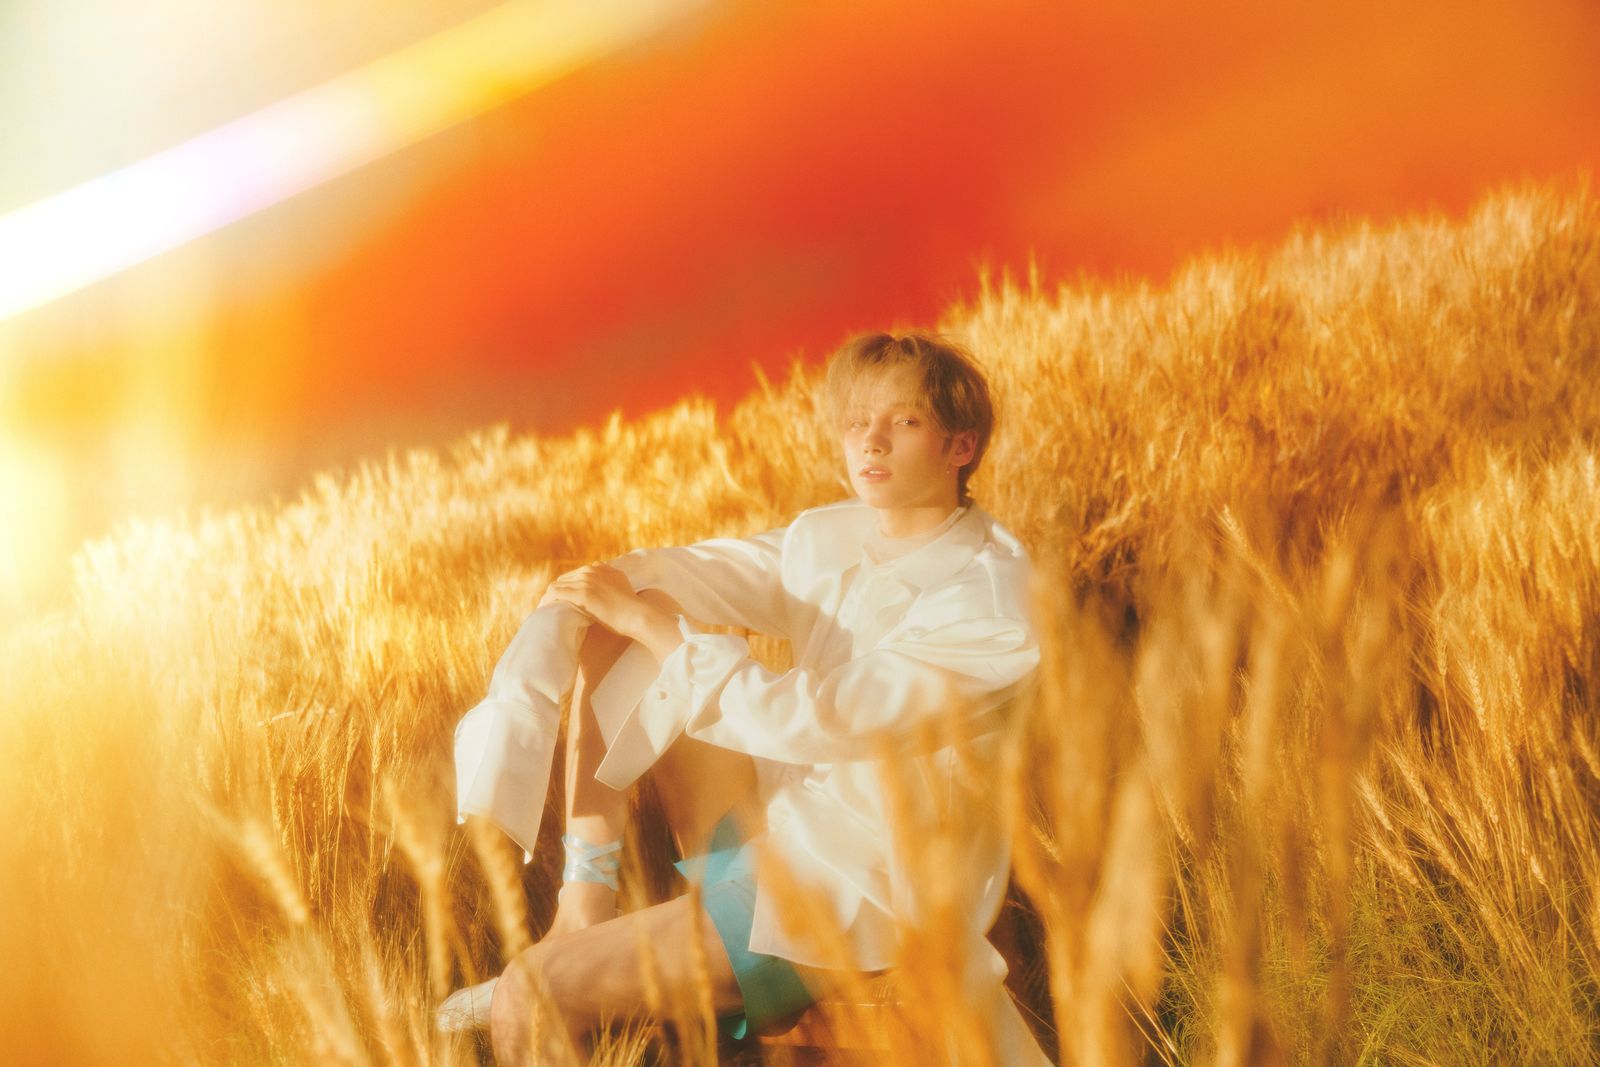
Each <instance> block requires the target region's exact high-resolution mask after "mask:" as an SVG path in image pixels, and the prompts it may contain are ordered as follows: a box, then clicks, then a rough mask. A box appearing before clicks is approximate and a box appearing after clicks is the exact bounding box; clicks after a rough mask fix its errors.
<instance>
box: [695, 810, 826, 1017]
mask: <svg viewBox="0 0 1600 1067" xmlns="http://www.w3.org/2000/svg"><path fill="white" fill-rule="evenodd" d="M708 847H709V851H708V852H707V853H706V854H705V855H704V856H691V857H690V858H689V859H685V860H679V861H678V862H677V863H674V864H673V866H674V867H676V868H677V869H678V870H679V872H680V873H682V874H683V876H684V877H685V878H687V879H689V880H690V881H694V882H699V883H700V899H701V901H702V902H703V903H704V906H705V910H706V914H707V915H709V916H711V923H712V925H713V926H715V927H716V928H717V936H718V937H720V938H721V939H722V947H723V948H725V949H727V951H728V960H729V961H730V962H731V963H732V964H733V977H734V980H735V981H737V982H738V983H739V992H740V993H741V994H742V995H743V996H744V1010H743V1011H741V1012H737V1013H735V1014H732V1015H721V1016H718V1017H717V1026H718V1027H719V1028H720V1029H721V1030H722V1032H723V1033H725V1034H727V1035H728V1036H729V1037H733V1038H742V1037H745V1036H746V1035H747V1034H749V1033H751V1032H752V1031H754V1032H758V1033H759V1032H760V1031H761V1030H763V1029H764V1028H765V1027H767V1026H768V1025H769V1024H770V1023H772V1022H773V1021H774V1020H777V1019H781V1018H783V1017H784V1016H786V1015H792V1014H794V1013H795V1012H797V1011H800V1010H801V1009H802V1008H805V1007H807V1006H808V1005H810V1004H811V1003H812V999H813V998H812V994H811V991H810V990H809V989H807V988H806V986H805V984H804V983H803V982H801V981H800V975H799V973H798V972H797V971H796V970H795V969H794V967H792V966H791V965H790V963H789V961H788V960H786V959H783V958H782V957H780V956H767V955H763V954H762V953H759V952H751V951H750V920H751V917H752V916H753V915H754V914H755V907H756V869H755V863H756V850H755V846H754V845H752V844H750V842H748V841H743V840H741V839H740V837H739V826H738V824H737V823H736V822H735V821H734V819H733V813H732V812H729V813H728V814H727V815H724V816H723V817H722V821H721V822H719V823H717V826H716V829H714V830H712V831H711V843H710V845H709V846H708Z"/></svg>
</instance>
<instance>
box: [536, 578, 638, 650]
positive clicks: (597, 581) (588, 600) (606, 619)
mask: <svg viewBox="0 0 1600 1067" xmlns="http://www.w3.org/2000/svg"><path fill="white" fill-rule="evenodd" d="M552 600H560V601H563V602H565V603H568V604H571V605H572V606H573V607H575V608H577V609H578V610H579V611H581V612H583V613H584V614H585V615H587V616H589V618H591V619H593V620H594V621H595V622H597V623H599V624H600V625H602V626H604V627H605V628H606V629H608V630H612V631H614V632H616V633H619V634H622V635H623V636H625V637H631V636H633V631H635V630H637V629H638V623H639V613H640V609H641V608H642V607H643V606H644V605H643V604H642V602H641V601H640V600H639V597H638V595H637V594H636V593H634V591H633V583H631V582H629V581H628V576H627V575H625V574H623V573H622V572H621V571H620V570H618V569H617V568H615V567H613V566H611V565H610V564H609V563H599V562H596V563H591V564H589V565H588V566H586V567H579V568H578V569H577V570H572V571H567V572H566V573H565V574H562V575H559V576H557V578H556V579H555V581H553V582H551V583H550V585H549V587H548V588H546V589H545V591H544V596H542V597H540V598H539V606H540V607H543V606H544V605H545V604H546V603H548V602H550V601H552Z"/></svg>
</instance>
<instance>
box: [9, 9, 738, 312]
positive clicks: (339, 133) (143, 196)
mask: <svg viewBox="0 0 1600 1067" xmlns="http://www.w3.org/2000/svg"><path fill="white" fill-rule="evenodd" d="M706 2H707V0H558V2H538V3H534V2H528V0H512V2H508V3H504V4H501V5H500V6H498V7H496V8H493V9H491V10H489V11H486V12H484V13H483V14H481V15H478V16H475V17H474V18H472V19H469V20H467V21H466V22H463V23H461V24H459V25H457V26H454V27H451V28H450V29H448V30H445V31H442V32H440V33H438V34H435V35H433V36H431V37H429V38H427V39H425V40H422V41H419V42H417V43H416V44H413V45H409V46H407V47H405V48H403V49H400V50H399V51H396V52H393V53H390V54H389V55H387V56H384V57H383V58H381V59H378V60H375V61H373V62H371V63H369V64H367V65H365V66H363V67H359V68H357V69H356V70H353V71H350V72H349V73H346V74H343V75H340V76H339V77H337V78H334V79H332V80H331V81H327V82H324V83H323V84H321V85H318V86H315V87H313V88H311V89H307V90H304V91H302V92H299V93H296V94H294V95H293V96H289V97H286V98H284V99H283V100H280V101H278V102H276V103H273V104H270V105H268V106H267V107H264V108H262V109H260V110H258V111H254V112H251V113H250V114H247V115H244V116H242V117H241V118H238V119H234V120H233V121H231V122H228V123H226V124H225V125H222V126H219V127H217V128H216V129H213V130H210V131H208V132H206V133H203V134H201V135H200V136H198V137H195V138H193V139H191V140H188V141H185V142H183V143H182V144H179V145H176V146H174V147H172V148H169V149H167V150H165V151H163V152H159V153H157V154H156V155H153V156H149V157H147V158H145V159H142V160H140V161H138V162H136V163H132V164H130V165H128V166H125V167H122V168H120V169H118V170H115V171H111V172H110V173H107V174H104V175H102V176H100V177H98V178H95V179H92V180H91V181H88V182H85V183H84V184H82V185H79V186H76V187H74V188H71V189H68V190H66V191H64V192H61V193H58V194H56V195H54V196H51V197H48V198H46V199H44V200H41V201H38V202H36V203H33V204H30V205H28V206H26V207H23V208H19V209H18V210H16V211H13V212H11V213H9V214H7V215H5V216H0V321H3V320H5V319H7V318H10V317H12V316H15V315H18V314H20V313H21V312H24V311H27V310H28V309H30V308H34V307H38V306H39V305H41V304H44V303H47V302H49V301H51V300H55V299H57V298H59V297H61V296H64V295H66V294H68V293H71V292H74V291H75V290H78V289H81V288H83V287H84V286H87V285H89V284H91V283H93V282H96V281H99V280H100V279H102V278H105V277H107V276H109V275H112V274H115V273H116V272H118V271H120V270H124V269H126V268H127V267H130V266H133V265H134V264H137V263H140V262H143V261H144V260H147V259H150V258H151V257H153V256H156V255H159V254H160V253H162V252H165V251H167V250H168V249H171V248H175V247H177V246H178V245H181V244H184V243H185V242H187V241H191V240H193V239H195V238H197V237H200V236H203V235H205V234H207V233H210V232H212V231H213V230H216V229H219V228H221V227H223V226H226V225H228V224H229V223H231V222H235V221H237V220H239V219H241V218H244V217H246V216H248V215H250V214H253V213H255V212H257V211H260V210H262V209H263V208H266V207H270V206H272V205H273V204H277V203H279V202H281V201H283V200H286V199H288V198H289V197H291V196H294V195H295V194H297V193H301V192H304V191H305V190H307V189H310V188H312V187H314V186H316V185H319V184H321V183H323V182H326V181H328V180H330V179H332V178H336V177H338V176H340V175H343V174H347V173H349V172H350V171H353V170H355V169H357V168H359V167H361V166H363V165H365V164H367V163H371V162H373V161H374V160H377V159H380V158H382V157H384V156H387V155H389V154H391V153H393V152H395V151H398V150H399V149H402V148H404V147H406V146H407V145H411V144H414V143H416V142H417V141H420V140H422V139H423V138H425V137H428V136H429V135H431V134H434V133H437V132H439V131H440V130H443V129H446V128H447V127H449V126H452V125H454V124H456V123H458V122H461V121H463V120H465V119H468V118H471V117H472V116H474V115H477V114H481V113H482V112H484V111H487V110H489V109H490V108H493V107H496V106H498V105H500V104H503V103H505V102H507V101H509V100H512V99H515V98H516V97H519V96H522V95H524V94H526V93H528V92H530V91H531V90H533V89H536V88H538V87H539V86H541V85H543V84H546V83H548V82H551V81H553V80H555V79H556V78H558V77H560V76H561V75H563V74H566V73H568V72H570V71H572V70H575V69H577V68H579V67H582V66H584V65H585V64H587V63H589V62H592V61H594V60H596V59H599V58H600V57H602V56H605V55H607V54H609V53H611V52H613V51H615V50H616V49H618V48H620V47H622V46H624V45H627V44H629V43H631V42H633V41H636V40H639V39H641V38H643V37H645V36H647V35H648V34H649V33H651V32H652V31H654V30H657V29H659V28H661V27H662V26H665V25H667V24H669V23H670V22H673V21H676V20H677V19H678V18H680V17H682V16H684V15H686V14H687V13H689V12H690V11H691V10H693V9H696V8H699V7H702V6H704V5H705V3H706Z"/></svg>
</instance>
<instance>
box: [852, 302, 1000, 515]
mask: <svg viewBox="0 0 1600 1067" xmlns="http://www.w3.org/2000/svg"><path fill="white" fill-rule="evenodd" d="M901 369H904V370H907V371H909V372H910V373H911V375H912V378H913V380H915V381H916V382H917V383H918V384H919V386H920V389H921V392H922V401H923V403H924V404H925V405H926V408H927V414H928V417H929V418H930V419H932V420H933V423H934V425H935V426H936V427H937V428H938V430H939V432H940V433H942V434H944V435H945V436H946V437H952V436H954V435H955V434H958V433H965V432H966V431H969V430H970V431H972V432H973V433H974V434H975V435H976V438H977V441H976V444H975V445H974V447H973V450H972V460H971V462H969V463H967V464H965V465H963V466H962V468H961V470H960V472H959V473H958V474H957V475H956V495H957V496H958V497H959V498H960V502H961V503H962V504H971V503H972V496H971V495H970V494H969V493H968V492H967V481H968V480H969V479H970V478H971V477H972V474H973V472H974V471H976V470H977V469H978V464H979V463H980V462H982V461H983V454H984V452H985V451H987V450H988V447H989V438H990V437H991V436H993V434H994V423H995V415H994V404H993V402H992V401H991V400H990V398H989V383H988V380H987V379H985V378H984V375H983V370H982V368H980V367H979V366H978V363H977V360H975V359H974V358H973V357H972V355H971V354H970V353H969V352H967V350H966V349H965V348H963V347H962V346H961V345H960V344H958V343H957V342H955V341H952V340H950V339H949V338H946V337H941V336H939V335H937V334H932V333H924V332H921V331H916V330H913V331H909V332H907V333H902V334H900V335H898V336H896V335H895V334H889V333H864V334H859V335H857V336H855V337H852V338H850V340H848V341H846V342H845V343H844V344H843V345H841V346H840V347H839V350H838V351H837V352H835V353H834V354H833V356H832V358H830V359H829V360H828V366H827V370H826V371H825V377H824V380H823V396H824V400H825V402H826V404H827V407H828V414H829V415H830V417H831V418H832V419H833V421H834V425H835V426H839V425H842V424H843V422H844V417H845V414H846V412H847V411H848V410H849V408H850V407H851V406H852V403H853V401H854V398H855V396H856V392H857V390H858V389H859V388H860V385H861V382H862V381H863V380H864V379H869V378H870V379H876V378H878V377H880V376H881V375H883V374H885V373H892V372H894V371H897V370H901Z"/></svg>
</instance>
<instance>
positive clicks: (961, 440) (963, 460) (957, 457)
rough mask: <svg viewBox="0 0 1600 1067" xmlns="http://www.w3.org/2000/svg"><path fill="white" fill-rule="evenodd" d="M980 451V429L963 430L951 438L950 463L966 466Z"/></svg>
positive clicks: (956, 465)
mask: <svg viewBox="0 0 1600 1067" xmlns="http://www.w3.org/2000/svg"><path fill="white" fill-rule="evenodd" d="M977 451H978V431H976V430H962V431H961V432H960V433H958V434H953V435H952V436H951V438H950V464H951V466H954V467H965V466H966V465H967V464H968V463H971V462H972V457H973V455H974V454H976V453H977Z"/></svg>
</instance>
